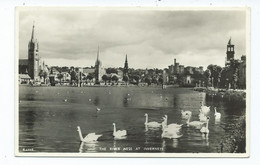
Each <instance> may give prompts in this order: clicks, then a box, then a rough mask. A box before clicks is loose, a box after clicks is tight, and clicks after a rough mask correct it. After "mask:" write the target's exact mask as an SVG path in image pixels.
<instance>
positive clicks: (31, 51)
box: [28, 25, 40, 80]
mask: <svg viewBox="0 0 260 165" xmlns="http://www.w3.org/2000/svg"><path fill="white" fill-rule="evenodd" d="M39 62H40V56H39V43H38V42H37V39H35V37H34V25H33V28H32V35H31V40H30V41H29V44H28V74H29V76H30V77H31V79H33V80H39V79H40V78H39V72H40V70H39Z"/></svg>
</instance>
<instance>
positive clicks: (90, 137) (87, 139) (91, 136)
mask: <svg viewBox="0 0 260 165" xmlns="http://www.w3.org/2000/svg"><path fill="white" fill-rule="evenodd" d="M77 128H78V132H79V137H80V140H81V141H82V142H95V141H97V139H98V138H99V137H101V136H102V135H96V133H89V134H88V135H87V136H86V137H85V138H84V139H83V136H82V133H81V129H80V127H79V126H77Z"/></svg>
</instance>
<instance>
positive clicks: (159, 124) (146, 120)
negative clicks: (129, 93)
mask: <svg viewBox="0 0 260 165" xmlns="http://www.w3.org/2000/svg"><path fill="white" fill-rule="evenodd" d="M144 116H145V123H144V125H145V126H148V127H160V126H161V125H162V124H161V123H158V122H156V121H152V122H148V114H147V113H146V114H144Z"/></svg>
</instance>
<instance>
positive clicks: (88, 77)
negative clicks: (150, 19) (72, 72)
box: [87, 73, 94, 85]
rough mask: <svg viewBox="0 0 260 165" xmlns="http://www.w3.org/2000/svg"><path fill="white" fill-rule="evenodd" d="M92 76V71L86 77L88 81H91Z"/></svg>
mask: <svg viewBox="0 0 260 165" xmlns="http://www.w3.org/2000/svg"><path fill="white" fill-rule="evenodd" d="M93 78H94V73H89V74H88V75H87V79H88V80H89V81H92V80H93ZM90 85H91V83H90Z"/></svg>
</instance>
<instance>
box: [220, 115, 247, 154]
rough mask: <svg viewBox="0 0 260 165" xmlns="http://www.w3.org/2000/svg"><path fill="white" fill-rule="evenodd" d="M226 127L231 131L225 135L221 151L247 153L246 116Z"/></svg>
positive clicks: (221, 143)
mask: <svg viewBox="0 0 260 165" xmlns="http://www.w3.org/2000/svg"><path fill="white" fill-rule="evenodd" d="M226 129H227V130H228V131H231V133H230V134H229V135H226V136H223V138H222V139H223V140H222V141H221V142H220V152H221V153H245V152H246V118H245V116H241V117H240V118H239V119H238V122H236V123H232V124H229V125H228V126H227V127H226Z"/></svg>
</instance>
